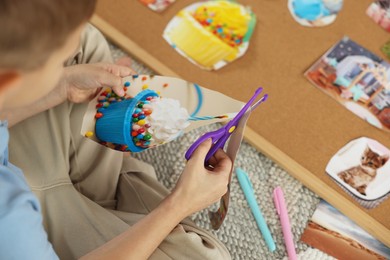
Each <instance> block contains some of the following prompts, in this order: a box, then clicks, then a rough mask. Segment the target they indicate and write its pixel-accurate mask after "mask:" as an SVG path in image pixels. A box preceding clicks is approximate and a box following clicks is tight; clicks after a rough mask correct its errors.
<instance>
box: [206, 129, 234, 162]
mask: <svg viewBox="0 0 390 260" xmlns="http://www.w3.org/2000/svg"><path fill="white" fill-rule="evenodd" d="M229 136H230V135H227V134H224V135H223V136H222V137H221V138H220V139H219V140H218V141H217V142H216V143H215V144H214V145H213V146H211V148H210V150H209V152H208V153H207V155H206V158H205V160H204V162H205V164H208V161H209V160H210V158H211V157H213V155H214V154H215V153H216V152H217V151H218V149H219V148H221V149H223V147H224V146H225V143H226V141H227V139H229Z"/></svg>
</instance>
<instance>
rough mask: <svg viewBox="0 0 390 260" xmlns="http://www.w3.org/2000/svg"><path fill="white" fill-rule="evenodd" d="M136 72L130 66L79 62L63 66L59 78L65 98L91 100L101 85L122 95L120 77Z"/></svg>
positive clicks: (74, 100)
mask: <svg viewBox="0 0 390 260" xmlns="http://www.w3.org/2000/svg"><path fill="white" fill-rule="evenodd" d="M134 74H136V73H135V72H134V71H133V70H132V69H131V68H129V67H125V66H121V65H116V64H111V63H93V64H79V65H73V66H69V67H65V68H64V74H63V77H62V80H61V83H62V86H63V90H64V91H65V92H66V93H65V95H66V96H67V99H68V100H69V101H71V102H74V103H81V102H85V101H89V100H91V99H92V98H93V97H95V96H96V94H97V93H98V92H99V91H100V89H101V88H103V87H110V88H112V89H113V90H114V92H115V93H116V94H118V95H119V96H123V95H124V91H123V82H122V78H123V77H126V76H130V75H134Z"/></svg>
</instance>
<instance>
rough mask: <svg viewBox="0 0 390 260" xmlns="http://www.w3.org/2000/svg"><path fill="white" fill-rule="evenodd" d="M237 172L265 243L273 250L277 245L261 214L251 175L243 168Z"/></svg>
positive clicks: (237, 169)
mask: <svg viewBox="0 0 390 260" xmlns="http://www.w3.org/2000/svg"><path fill="white" fill-rule="evenodd" d="M236 174H237V179H238V182H239V183H240V186H241V188H242V190H243V191H244V195H245V198H246V201H247V202H248V204H249V207H250V208H251V211H252V214H253V216H254V217H255V220H256V223H257V226H258V227H259V229H260V231H261V234H262V235H263V238H264V240H265V243H266V244H267V246H268V248H269V250H270V251H271V252H273V251H275V249H276V245H275V242H274V240H273V238H272V235H271V232H270V231H269V228H268V226H267V223H266V222H265V219H264V217H263V215H262V214H261V211H260V208H259V205H258V204H257V201H256V198H255V194H254V192H253V187H252V183H251V181H250V180H249V177H248V175H247V174H246V172H244V171H243V170H242V169H241V168H236Z"/></svg>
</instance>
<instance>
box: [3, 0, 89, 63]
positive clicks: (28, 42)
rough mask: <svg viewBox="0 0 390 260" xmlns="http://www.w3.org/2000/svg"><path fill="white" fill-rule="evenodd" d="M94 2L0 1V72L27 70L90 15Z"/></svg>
mask: <svg viewBox="0 0 390 260" xmlns="http://www.w3.org/2000/svg"><path fill="white" fill-rule="evenodd" d="M95 4H96V0H0V24H1V29H0V68H7V69H23V70H31V69H34V68H37V67H39V66H40V65H43V64H44V63H45V61H46V60H47V59H48V57H49V56H50V55H51V53H52V52H53V51H55V50H56V49H58V48H60V47H62V45H63V44H64V43H65V41H66V38H67V37H68V36H69V34H70V33H71V32H72V31H74V30H75V29H76V28H77V27H78V26H80V25H81V24H82V23H84V22H86V21H87V20H88V19H89V18H90V16H91V15H92V14H93V12H94V9H95Z"/></svg>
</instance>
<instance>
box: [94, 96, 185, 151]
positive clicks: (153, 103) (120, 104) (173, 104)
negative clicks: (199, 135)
mask: <svg viewBox="0 0 390 260" xmlns="http://www.w3.org/2000/svg"><path fill="white" fill-rule="evenodd" d="M98 101H99V103H98V105H97V107H98V108H97V112H96V115H95V118H96V126H95V130H96V137H97V138H98V139H99V140H101V141H103V142H105V143H112V144H114V146H115V147H114V148H115V149H117V150H122V151H132V152H140V151H142V150H144V149H147V148H150V147H154V146H156V145H159V144H163V143H165V142H169V141H171V140H173V139H175V138H177V137H178V136H179V135H181V134H182V131H183V130H184V129H185V128H186V127H187V126H188V125H189V124H190V123H189V115H188V112H187V110H186V109H185V108H183V107H181V106H180V103H179V101H177V100H174V99H170V98H161V97H160V96H159V95H158V93H157V92H155V91H153V90H149V89H146V90H143V91H141V92H140V93H138V94H137V95H136V96H135V97H118V96H117V95H116V94H115V93H113V92H111V91H104V92H102V94H101V95H100V96H99V97H98ZM99 104H103V105H102V106H101V105H99ZM97 115H98V116H97Z"/></svg>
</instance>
